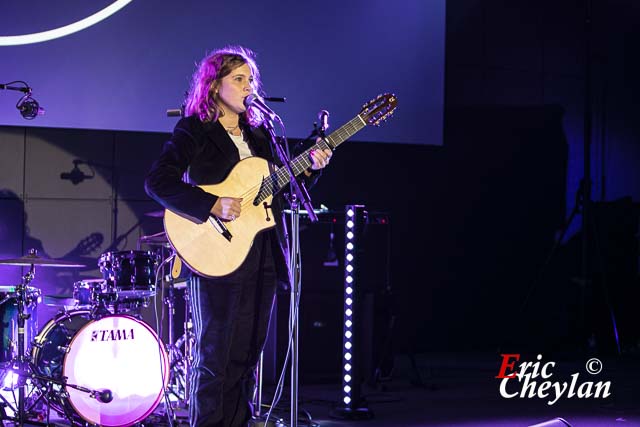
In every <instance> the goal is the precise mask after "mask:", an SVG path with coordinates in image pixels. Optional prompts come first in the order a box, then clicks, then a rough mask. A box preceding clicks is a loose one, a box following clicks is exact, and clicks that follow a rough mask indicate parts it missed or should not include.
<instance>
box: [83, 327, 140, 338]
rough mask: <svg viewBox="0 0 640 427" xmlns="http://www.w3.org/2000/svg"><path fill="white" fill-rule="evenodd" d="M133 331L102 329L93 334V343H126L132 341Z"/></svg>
mask: <svg viewBox="0 0 640 427" xmlns="http://www.w3.org/2000/svg"><path fill="white" fill-rule="evenodd" d="M132 339H134V336H133V329H102V330H97V331H92V332H91V341H124V340H132Z"/></svg>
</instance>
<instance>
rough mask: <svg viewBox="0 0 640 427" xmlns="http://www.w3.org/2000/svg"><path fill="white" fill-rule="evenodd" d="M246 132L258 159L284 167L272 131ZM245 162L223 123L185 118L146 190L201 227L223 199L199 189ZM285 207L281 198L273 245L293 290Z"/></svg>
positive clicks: (280, 277)
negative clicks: (273, 145)
mask: <svg viewBox="0 0 640 427" xmlns="http://www.w3.org/2000/svg"><path fill="white" fill-rule="evenodd" d="M241 126H242V129H243V131H244V132H245V135H247V136H248V139H249V141H248V144H249V147H250V148H251V150H252V152H253V153H254V155H255V156H258V157H262V158H264V159H266V160H268V161H269V162H271V163H274V164H278V163H279V162H276V161H274V155H273V153H272V150H271V143H270V141H269V137H268V133H267V131H266V129H264V128H263V127H257V128H252V127H249V126H248V125H247V124H245V123H241ZM239 161H240V155H239V153H238V149H237V148H236V146H235V144H234V143H233V141H232V140H231V138H230V137H229V134H227V132H226V130H225V129H224V127H223V126H222V125H221V124H220V122H217V121H216V122H207V123H203V122H201V121H200V119H199V118H198V117H196V116H189V117H185V118H182V119H181V120H180V121H179V122H178V123H177V124H176V127H175V129H174V131H173V135H172V136H171V138H170V139H169V141H167V142H166V143H165V144H164V147H163V150H162V153H161V154H160V157H159V158H158V160H157V161H156V162H155V163H154V164H153V166H152V167H151V170H150V171H149V173H148V174H147V177H146V179H145V190H146V192H147V194H148V195H149V196H150V197H152V198H153V199H154V200H156V201H157V202H158V203H160V204H161V205H162V206H164V207H165V208H167V209H170V210H172V211H174V212H176V213H178V214H180V215H182V216H185V217H187V218H190V219H191V220H193V221H195V222H204V221H207V219H208V218H209V214H210V211H211V208H212V207H213V205H214V203H215V202H216V200H217V199H218V197H217V196H216V195H213V194H209V193H207V192H206V191H204V190H202V189H201V188H199V187H196V186H195V185H208V184H217V183H220V182H222V181H224V179H225V178H226V177H227V176H228V175H229V173H230V172H231V169H233V167H234V166H235V165H236V163H238V162H239ZM319 175H320V173H319V172H314V173H313V174H312V176H311V177H307V178H306V181H307V182H306V184H307V186H311V185H313V184H314V183H315V182H316V180H317V178H318V176H319ZM283 205H284V200H283V197H282V193H280V194H279V195H276V196H275V197H274V199H273V203H272V209H273V214H274V218H275V220H276V227H275V233H276V237H277V238H276V239H272V241H277V242H278V243H279V244H278V245H277V247H274V248H272V249H273V254H274V255H273V256H274V262H275V264H276V270H277V273H278V280H279V281H280V282H281V283H283V284H289V283H290V282H291V277H290V273H289V271H288V268H287V262H286V260H287V259H288V253H289V247H288V235H287V230H286V224H285V222H284V221H283V219H282V209H283Z"/></svg>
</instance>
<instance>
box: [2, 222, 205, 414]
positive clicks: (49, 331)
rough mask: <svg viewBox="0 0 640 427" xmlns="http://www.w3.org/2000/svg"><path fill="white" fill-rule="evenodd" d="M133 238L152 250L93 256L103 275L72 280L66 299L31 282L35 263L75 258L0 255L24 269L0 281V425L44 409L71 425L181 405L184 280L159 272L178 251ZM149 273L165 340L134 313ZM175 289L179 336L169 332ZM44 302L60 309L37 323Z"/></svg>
mask: <svg viewBox="0 0 640 427" xmlns="http://www.w3.org/2000/svg"><path fill="white" fill-rule="evenodd" d="M161 234H164V233H161ZM140 242H141V243H144V244H147V245H149V246H153V245H158V246H160V248H159V249H158V250H155V251H142V250H131V251H117V252H107V253H104V254H102V256H101V257H100V259H99V262H98V267H99V268H100V272H101V273H102V278H100V279H88V280H81V281H78V282H75V283H74V285H73V298H57V297H52V296H46V295H45V296H43V295H42V294H41V291H40V289H38V288H37V287H34V286H32V282H33V281H34V278H35V273H36V267H37V268H38V269H39V268H79V267H85V266H84V265H82V264H76V263H72V262H68V261H62V260H56V259H49V258H44V257H41V256H39V255H38V254H37V253H36V251H35V250H33V249H32V250H31V251H30V252H29V254H28V255H26V256H23V257H21V258H14V259H0V267H1V266H3V265H7V266H21V267H28V269H29V271H28V272H27V273H26V274H25V275H24V276H23V277H22V280H21V283H20V284H18V285H16V286H0V316H2V321H1V322H0V333H1V335H0V338H2V343H1V348H0V389H2V392H1V393H0V425H4V424H3V421H13V422H14V425H20V426H22V425H24V424H25V423H27V424H28V425H50V424H49V421H50V414H51V409H53V410H54V411H55V413H57V415H58V416H59V417H63V418H65V419H66V420H68V422H69V423H70V424H71V425H89V424H93V425H102V426H130V425H133V424H136V423H140V422H142V421H143V420H145V419H147V418H148V417H149V416H150V415H151V414H152V413H154V411H156V408H157V407H158V406H159V404H160V402H161V401H162V400H163V399H164V400H165V406H164V411H165V414H170V415H172V416H175V412H174V409H176V408H184V407H186V406H187V402H188V399H189V396H188V390H189V373H190V372H189V371H190V369H189V368H190V363H191V352H192V348H193V334H192V333H191V320H190V312H189V310H188V307H189V304H188V299H189V292H188V287H187V286H186V284H185V283H184V282H183V283H182V284H179V283H177V281H176V280H174V277H173V276H172V275H171V274H167V275H164V274H163V273H164V271H165V266H167V265H169V262H170V261H172V260H177V259H178V258H175V257H173V255H172V254H170V252H169V248H170V247H169V245H168V243H167V241H166V238H163V236H162V235H154V236H145V237H143V238H141V239H140ZM139 246H140V245H139ZM158 277H161V279H160V287H161V289H162V295H163V302H164V305H165V306H166V308H167V312H168V316H167V320H168V326H169V327H168V342H169V344H168V345H166V344H165V343H164V342H163V341H162V340H161V339H160V338H159V336H158V334H157V333H156V331H155V330H154V329H153V328H152V327H151V326H149V325H148V324H147V323H145V322H144V321H143V320H142V315H141V310H142V308H144V307H148V306H149V304H150V302H151V301H152V299H153V298H154V297H155V296H156V282H157V278H158ZM165 283H166V286H165ZM180 289H184V298H185V302H186V304H185V307H186V310H185V312H186V313H185V319H184V330H185V334H184V335H183V336H181V337H180V338H179V339H177V340H174V327H173V322H174V312H175V306H176V299H177V295H178V291H179V290H180ZM165 290H166V292H165ZM165 294H166V295H165ZM43 301H45V302H46V303H47V304H49V305H51V304H56V305H60V306H61V308H60V310H59V312H58V313H57V314H56V315H55V316H54V317H53V318H52V319H51V320H49V321H48V322H47V323H46V324H45V325H44V327H43V328H42V329H41V330H38V323H37V311H36V308H37V306H38V303H41V302H43ZM163 314H164V312H163ZM163 318H164V316H163ZM16 390H17V392H18V393H17V396H16V393H15V392H16ZM7 395H8V396H9V397H7ZM11 397H13V400H11Z"/></svg>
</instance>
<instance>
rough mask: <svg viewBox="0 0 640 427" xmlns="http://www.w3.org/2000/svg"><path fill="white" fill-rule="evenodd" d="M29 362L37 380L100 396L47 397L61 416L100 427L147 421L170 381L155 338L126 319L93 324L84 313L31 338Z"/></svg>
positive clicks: (68, 393)
mask: <svg viewBox="0 0 640 427" xmlns="http://www.w3.org/2000/svg"><path fill="white" fill-rule="evenodd" d="M31 359H32V362H33V364H34V366H35V371H36V373H37V374H39V375H43V376H49V377H53V378H54V379H56V380H62V379H63V378H64V377H67V379H66V383H67V384H70V385H77V386H81V387H85V388H87V389H90V390H97V391H102V392H105V393H103V394H102V399H101V400H100V399H98V398H96V397H93V396H91V395H90V394H89V393H85V392H82V391H79V390H76V389H75V388H72V387H70V386H68V387H63V389H64V390H60V387H57V388H56V389H55V390H54V392H52V393H50V394H49V395H48V396H47V399H48V401H49V404H50V405H51V406H52V407H54V409H56V410H57V411H58V412H60V413H61V414H66V415H67V416H69V415H70V414H71V415H75V414H77V415H78V416H79V417H80V418H82V419H83V420H84V421H87V422H88V423H91V424H97V425H101V426H130V425H133V424H135V423H137V422H140V421H142V420H143V419H145V418H146V417H148V416H149V415H150V414H151V413H152V412H153V410H154V409H155V408H156V406H158V403H159V402H160V400H161V399H162V395H163V390H164V389H165V387H166V385H167V382H168V379H169V363H168V358H167V353H166V352H165V350H164V345H163V344H162V342H161V341H160V340H159V339H158V336H157V335H156V333H155V332H154V331H153V330H152V329H151V327H149V326H148V325H147V324H146V323H144V322H142V321H140V320H138V319H136V318H134V317H131V316H125V315H114V316H107V317H103V318H101V319H98V320H92V319H91V312H90V311H89V310H75V311H70V312H63V313H60V314H58V315H57V316H56V317H55V318H54V319H52V320H51V321H49V323H47V324H46V325H45V327H44V328H43V330H42V332H40V334H39V335H38V336H37V337H36V339H35V341H34V344H33V347H32V351H31ZM106 390H109V391H110V392H111V395H110V396H108V392H106ZM62 391H64V392H65V393H63V392H62ZM110 399H112V400H110Z"/></svg>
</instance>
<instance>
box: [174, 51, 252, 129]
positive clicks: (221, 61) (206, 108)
mask: <svg viewBox="0 0 640 427" xmlns="http://www.w3.org/2000/svg"><path fill="white" fill-rule="evenodd" d="M244 64H247V65H249V68H250V69H251V74H252V76H253V84H252V86H253V92H254V93H258V94H259V93H260V91H261V86H260V71H259V70H258V66H257V64H256V61H255V54H254V53H253V52H252V51H251V50H250V49H247V48H244V47H242V46H227V47H225V48H222V49H218V50H215V51H213V52H211V53H210V54H208V55H207V56H205V57H204V58H203V59H202V61H200V64H199V65H198V68H197V69H196V71H195V73H193V78H192V80H191V88H190V89H189V94H188V95H187V101H186V105H185V115H187V116H191V115H196V116H198V118H200V120H201V121H202V122H210V121H216V120H218V117H220V115H221V114H222V112H221V110H220V107H219V106H218V104H217V103H216V101H215V96H216V95H215V92H216V89H217V88H218V86H219V85H220V82H221V81H222V79H223V78H224V77H225V76H227V75H229V74H230V73H231V72H232V71H233V70H235V69H236V68H238V67H241V66H243V65H244ZM242 116H244V117H241V119H242V118H243V119H244V121H246V122H247V123H248V124H250V125H251V126H257V125H258V124H259V123H260V122H262V120H263V117H262V115H261V114H260V113H259V112H257V111H256V110H255V109H254V108H248V109H247V111H246V112H245V113H244V114H243V115H242Z"/></svg>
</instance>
